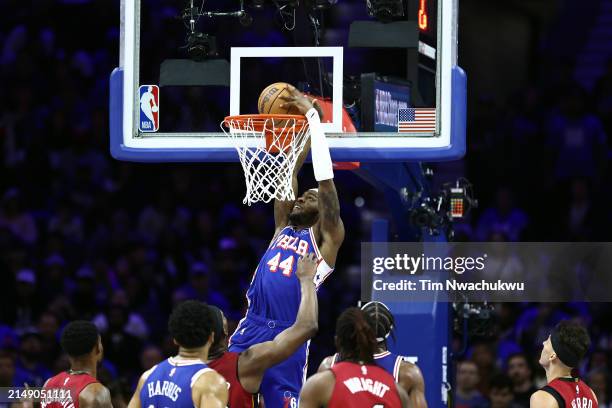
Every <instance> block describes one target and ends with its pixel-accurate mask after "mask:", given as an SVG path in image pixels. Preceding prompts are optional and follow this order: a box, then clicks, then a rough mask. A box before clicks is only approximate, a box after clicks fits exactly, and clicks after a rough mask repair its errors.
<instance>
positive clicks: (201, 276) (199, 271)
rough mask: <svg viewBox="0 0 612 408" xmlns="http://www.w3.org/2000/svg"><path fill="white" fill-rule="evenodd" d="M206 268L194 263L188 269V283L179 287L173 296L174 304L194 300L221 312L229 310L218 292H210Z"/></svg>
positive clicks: (224, 299)
mask: <svg viewBox="0 0 612 408" xmlns="http://www.w3.org/2000/svg"><path fill="white" fill-rule="evenodd" d="M209 274H210V271H209V269H208V266H207V265H206V264H204V263H202V262H194V263H193V264H192V265H191V267H190V269H189V282H188V283H186V284H184V285H183V286H181V287H180V288H179V289H178V290H177V291H176V292H175V293H174V296H173V300H174V304H176V303H179V302H180V301H183V300H188V299H195V300H200V301H203V302H206V303H210V304H211V305H215V306H217V307H218V308H219V309H221V310H230V303H229V302H228V301H227V299H226V298H225V296H223V294H222V293H221V292H219V291H216V290H210V286H209Z"/></svg>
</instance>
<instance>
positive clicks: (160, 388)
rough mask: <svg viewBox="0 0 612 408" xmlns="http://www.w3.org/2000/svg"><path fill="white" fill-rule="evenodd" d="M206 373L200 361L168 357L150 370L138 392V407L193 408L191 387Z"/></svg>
mask: <svg viewBox="0 0 612 408" xmlns="http://www.w3.org/2000/svg"><path fill="white" fill-rule="evenodd" d="M207 371H212V369H211V368H209V367H208V366H207V365H206V364H204V363H203V362H202V361H201V360H195V359H182V358H180V357H170V358H169V359H167V360H164V361H162V362H161V363H159V364H158V365H156V366H155V367H153V368H152V369H151V370H149V376H148V377H147V380H146V381H145V383H144V384H143V385H142V389H141V390H140V406H141V407H144V408H147V407H181V408H183V407H193V406H194V404H193V399H192V396H191V387H192V385H193V384H194V383H195V382H196V381H197V380H198V378H199V377H200V376H201V375H202V374H204V373H205V372H207Z"/></svg>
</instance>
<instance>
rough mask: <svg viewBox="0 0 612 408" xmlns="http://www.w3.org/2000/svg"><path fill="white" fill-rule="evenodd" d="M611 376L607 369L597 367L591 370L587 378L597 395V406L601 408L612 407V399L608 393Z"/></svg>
mask: <svg viewBox="0 0 612 408" xmlns="http://www.w3.org/2000/svg"><path fill="white" fill-rule="evenodd" d="M609 378H610V376H609V374H608V372H607V371H604V370H601V369H597V370H593V371H591V372H590V373H589V374H588V376H587V379H586V382H587V384H589V387H591V389H592V390H593V392H594V393H595V396H596V397H597V406H598V407H600V408H610V407H612V400H611V398H610V395H609V393H608V386H609V383H610V379H609Z"/></svg>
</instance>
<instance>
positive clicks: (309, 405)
mask: <svg viewBox="0 0 612 408" xmlns="http://www.w3.org/2000/svg"><path fill="white" fill-rule="evenodd" d="M368 320H369V318H368V316H367V315H366V314H365V313H364V312H363V311H362V310H360V309H358V308H356V307H352V308H349V309H347V310H345V311H344V312H343V313H342V314H341V315H340V317H339V318H338V321H337V323H336V348H337V349H338V353H339V354H340V362H338V363H336V364H334V365H333V366H332V367H331V368H330V369H329V370H325V371H323V372H321V373H317V374H315V375H314V376H312V377H310V378H309V379H308V381H306V384H304V388H303V389H302V393H301V394H300V405H299V406H300V408H320V407H327V408H340V407H386V408H400V407H404V408H405V407H407V406H408V405H407V404H408V396H407V395H406V391H404V390H403V389H402V387H401V386H399V385H397V384H396V383H395V379H394V378H393V376H392V375H391V374H389V373H388V372H387V371H385V370H384V369H383V368H381V367H379V366H378V365H376V363H375V362H374V353H375V352H376V348H377V342H376V334H375V333H374V330H373V329H372V326H373V324H372V323H371V322H369V321H368Z"/></svg>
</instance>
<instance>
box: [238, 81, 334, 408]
mask: <svg viewBox="0 0 612 408" xmlns="http://www.w3.org/2000/svg"><path fill="white" fill-rule="evenodd" d="M289 94H290V96H288V97H284V96H283V97H282V98H283V99H284V101H285V102H284V106H285V107H296V108H297V109H299V111H300V112H303V113H304V114H305V115H306V118H307V119H308V124H309V127H310V133H311V136H310V140H311V152H312V165H313V170H314V175H315V179H316V180H317V181H318V183H319V188H318V189H311V190H308V191H306V192H305V193H304V194H303V195H302V196H301V197H299V198H298V199H297V200H296V201H278V200H277V201H275V203H274V221H275V226H276V229H275V233H274V238H273V239H272V242H271V243H270V245H269V246H268V249H267V250H266V252H265V253H264V255H263V256H262V258H261V261H260V262H259V265H258V266H257V269H256V270H255V273H254V275H253V279H252V281H251V286H250V287H249V289H248V291H247V300H248V309H247V313H246V316H245V318H244V319H243V320H242V321H241V322H240V324H239V325H238V328H237V329H236V332H235V333H234V334H233V335H232V337H231V339H230V351H232V352H242V351H245V350H247V349H248V348H249V347H251V346H252V345H254V344H258V343H263V342H266V341H270V340H272V339H274V338H275V337H276V336H277V335H278V334H279V333H280V332H282V331H283V330H284V329H286V328H288V327H289V326H291V325H292V324H293V322H294V321H295V318H296V315H297V312H298V307H299V304H300V284H299V282H298V278H297V277H296V276H295V268H296V265H297V262H296V261H297V258H298V257H300V256H305V255H306V254H309V253H314V254H315V255H316V257H317V260H318V262H319V263H318V267H317V273H316V275H315V278H314V283H315V286H316V287H318V286H319V285H321V283H322V282H323V280H325V278H326V277H327V276H329V274H330V273H331V272H332V271H333V266H334V264H335V263H336V256H337V254H338V249H339V248H340V245H341V244H342V241H343V240H344V226H343V224H342V220H341V219H340V204H339V202H338V195H337V193H336V187H335V186H334V181H333V177H334V173H333V169H332V161H331V157H330V154H329V148H328V146H327V141H326V140H325V134H324V133H323V131H322V130H321V122H320V117H319V114H318V112H317V110H316V109H315V108H314V107H313V104H312V102H311V101H310V100H309V99H308V98H306V97H305V96H304V95H302V94H301V93H300V92H299V91H297V90H296V89H295V88H294V87H289ZM306 154H307V152H306V149H305V151H304V152H303V154H302V155H301V157H300V160H299V161H298V163H297V165H296V168H295V170H294V174H293V191H296V192H297V188H298V186H297V173H298V172H299V170H300V167H301V165H302V163H303V161H304V158H305V156H306ZM307 352H308V344H304V345H303V346H302V347H300V348H299V349H298V351H296V352H295V353H294V354H293V355H292V356H291V357H289V358H288V359H287V360H285V361H284V362H282V363H280V364H278V365H276V366H274V367H272V368H270V369H269V370H267V372H266V373H265V375H264V378H263V380H262V383H261V388H260V392H261V394H262V395H263V397H264V401H265V403H266V407H268V408H284V407H294V406H295V405H296V403H297V398H298V395H299V392H300V388H301V386H302V383H303V381H304V375H305V367H306V360H307Z"/></svg>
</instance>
